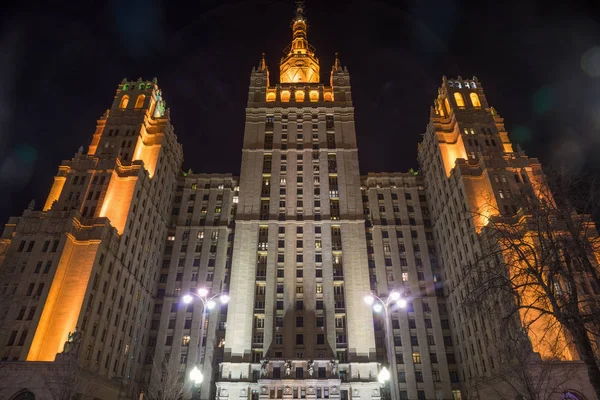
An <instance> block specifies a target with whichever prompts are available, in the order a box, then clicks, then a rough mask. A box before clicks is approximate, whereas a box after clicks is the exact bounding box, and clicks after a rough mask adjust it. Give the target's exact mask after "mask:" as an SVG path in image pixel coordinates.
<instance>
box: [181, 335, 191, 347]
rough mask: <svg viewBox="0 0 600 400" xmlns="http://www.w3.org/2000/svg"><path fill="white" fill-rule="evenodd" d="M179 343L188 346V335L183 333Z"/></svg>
mask: <svg viewBox="0 0 600 400" xmlns="http://www.w3.org/2000/svg"><path fill="white" fill-rule="evenodd" d="M181 344H182V345H184V346H188V345H189V344H190V336H189V335H184V336H183V340H182V342H181Z"/></svg>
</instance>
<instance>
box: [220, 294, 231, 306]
mask: <svg viewBox="0 0 600 400" xmlns="http://www.w3.org/2000/svg"><path fill="white" fill-rule="evenodd" d="M219 300H221V303H223V304H227V303H229V296H228V295H226V294H222V295H221V297H220V298H219Z"/></svg>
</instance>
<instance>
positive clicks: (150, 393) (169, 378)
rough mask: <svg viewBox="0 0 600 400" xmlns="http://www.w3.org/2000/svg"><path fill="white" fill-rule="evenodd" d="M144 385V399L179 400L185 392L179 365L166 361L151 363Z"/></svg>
mask: <svg viewBox="0 0 600 400" xmlns="http://www.w3.org/2000/svg"><path fill="white" fill-rule="evenodd" d="M144 386H145V390H144V399H148V400H180V399H182V398H183V396H184V393H185V388H184V382H183V380H182V379H181V375H180V373H179V365H178V364H175V363H173V362H168V361H165V362H163V363H161V365H156V363H154V364H153V366H152V372H151V375H150V378H149V380H148V382H146V383H145V385H144Z"/></svg>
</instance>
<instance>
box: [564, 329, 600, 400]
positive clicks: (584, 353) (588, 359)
mask: <svg viewBox="0 0 600 400" xmlns="http://www.w3.org/2000/svg"><path fill="white" fill-rule="evenodd" d="M569 325H571V326H570V327H569V328H571V329H569V331H570V333H571V335H573V339H574V341H575V346H576V347H577V352H578V353H579V357H581V361H583V363H584V364H585V366H586V368H587V373H588V378H589V380H590V383H591V385H592V387H593V388H594V392H595V393H596V399H598V400H600V367H598V363H597V362H596V357H595V354H594V349H593V348H592V343H591V342H590V338H589V336H588V335H587V332H586V330H585V329H584V328H583V327H582V326H579V325H578V324H569Z"/></svg>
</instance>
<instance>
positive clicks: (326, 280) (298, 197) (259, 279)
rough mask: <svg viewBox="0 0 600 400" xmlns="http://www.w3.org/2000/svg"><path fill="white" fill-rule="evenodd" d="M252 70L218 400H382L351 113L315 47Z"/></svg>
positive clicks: (338, 76)
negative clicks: (367, 300)
mask: <svg viewBox="0 0 600 400" xmlns="http://www.w3.org/2000/svg"><path fill="white" fill-rule="evenodd" d="M292 29H293V41H292V44H291V46H289V48H288V49H287V50H286V55H285V56H284V57H283V59H282V60H281V64H280V82H279V83H277V84H275V85H270V83H269V71H268V68H267V66H266V62H265V59H264V57H263V59H262V60H261V62H260V64H259V66H258V68H255V69H253V70H252V74H251V78H250V79H251V81H250V90H249V95H248V106H247V108H246V127H245V135H244V144H243V150H242V168H241V176H240V198H239V205H238V211H237V215H236V238H235V243H234V249H233V265H232V275H231V285H230V290H231V291H230V296H231V302H230V305H229V309H228V314H227V331H226V337H225V354H224V362H223V363H222V364H221V372H220V377H219V380H218V382H217V398H219V399H224V398H236V399H237V398H242V397H243V398H247V396H251V398H252V399H258V398H275V397H276V396H277V397H282V396H283V397H292V396H293V397H295V398H297V397H300V398H304V397H306V398H315V396H316V397H317V398H320V397H329V398H349V393H353V396H358V395H360V396H361V398H369V399H370V398H377V399H378V398H379V384H378V383H377V382H376V376H377V372H378V371H377V364H376V362H375V341H374V331H373V324H372V312H371V310H370V308H369V307H365V305H364V302H363V297H364V295H365V294H367V293H369V291H370V284H369V272H368V266H367V262H368V260H367V249H366V240H365V235H364V223H365V217H364V215H363V212H362V199H361V191H360V184H361V182H360V175H359V166H358V150H357V147H356V135H355V130H354V109H353V106H352V97H351V89H350V78H349V74H348V71H347V69H345V68H342V67H341V65H340V62H339V60H337V58H336V61H335V65H334V66H333V68H332V70H331V74H330V83H329V85H324V84H322V83H320V79H319V73H320V68H319V63H318V60H317V58H316V57H315V56H314V50H313V49H312V48H311V46H310V45H309V44H308V41H307V39H306V30H307V24H306V20H305V18H304V10H303V7H302V5H299V6H298V8H297V10H296V16H295V18H294V19H293V21H292Z"/></svg>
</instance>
